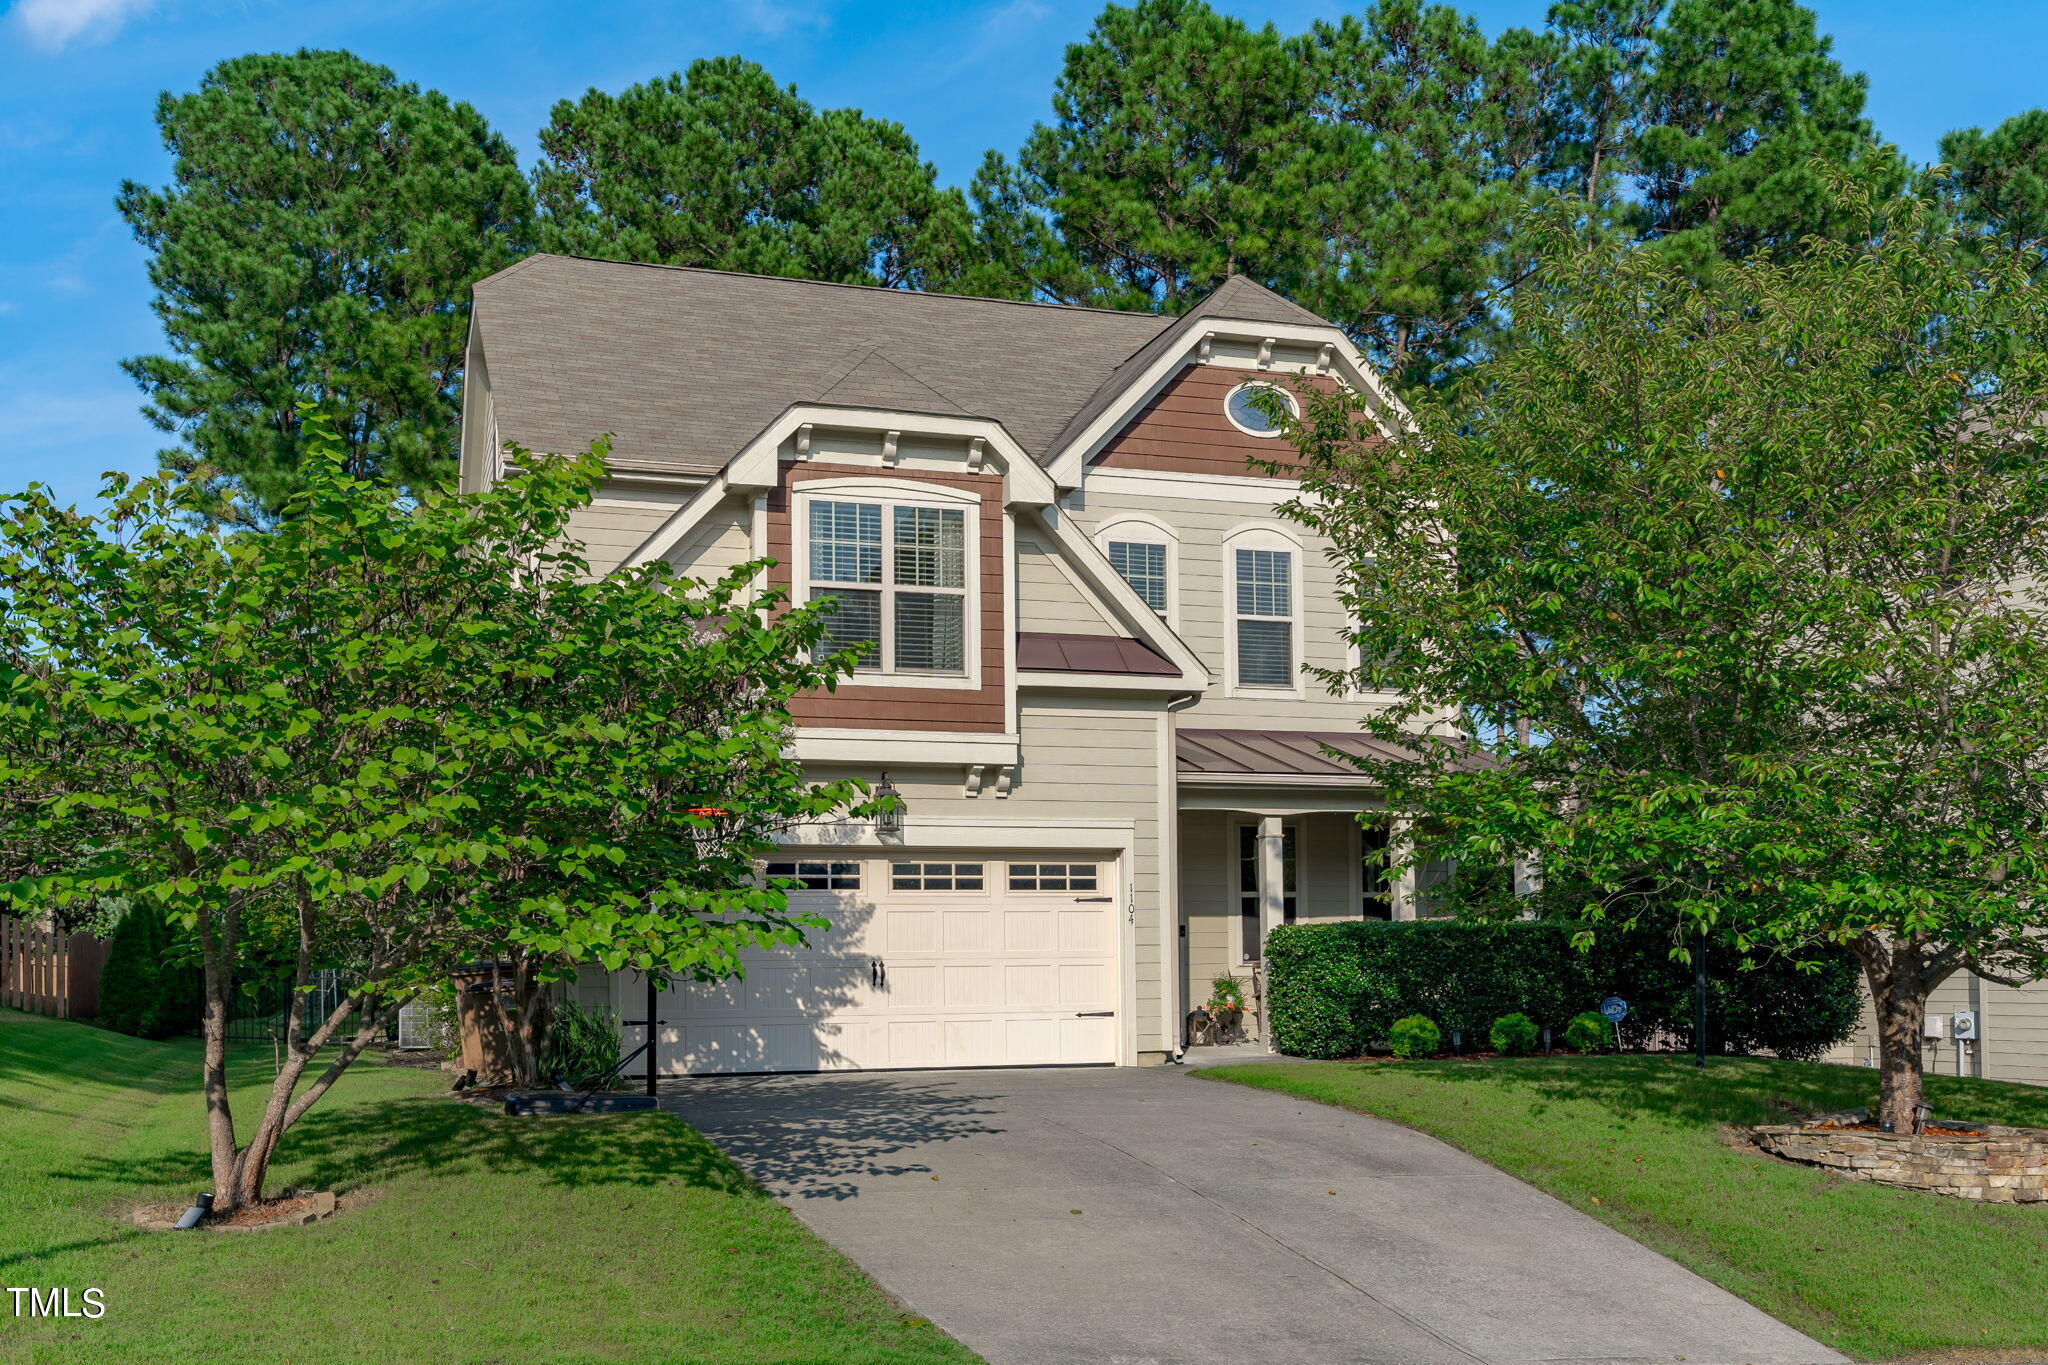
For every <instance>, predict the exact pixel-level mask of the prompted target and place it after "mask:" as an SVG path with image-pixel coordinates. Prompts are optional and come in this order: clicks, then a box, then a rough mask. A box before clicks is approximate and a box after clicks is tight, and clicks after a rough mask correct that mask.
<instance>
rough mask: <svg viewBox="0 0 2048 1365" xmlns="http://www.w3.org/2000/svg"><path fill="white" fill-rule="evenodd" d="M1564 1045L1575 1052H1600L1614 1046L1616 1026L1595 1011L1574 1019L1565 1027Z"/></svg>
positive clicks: (1589, 1011)
mask: <svg viewBox="0 0 2048 1365" xmlns="http://www.w3.org/2000/svg"><path fill="white" fill-rule="evenodd" d="M1564 1045H1565V1046H1566V1047H1568V1048H1570V1049H1571V1050H1572V1051H1574V1052H1599V1051H1602V1050H1603V1049H1605V1048H1609V1047H1612V1046H1613V1045H1614V1025H1612V1024H1610V1023H1608V1022H1607V1016H1606V1015H1604V1014H1600V1013H1598V1012H1597V1011H1594V1010H1587V1011H1586V1012H1585V1013H1584V1014H1581V1015H1576V1016H1574V1017H1573V1019H1572V1021H1571V1022H1570V1023H1569V1024H1566V1025H1565V1026H1564Z"/></svg>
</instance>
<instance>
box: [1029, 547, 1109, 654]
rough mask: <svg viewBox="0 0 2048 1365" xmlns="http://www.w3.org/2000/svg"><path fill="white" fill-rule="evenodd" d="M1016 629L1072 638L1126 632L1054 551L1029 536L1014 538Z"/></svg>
mask: <svg viewBox="0 0 2048 1365" xmlns="http://www.w3.org/2000/svg"><path fill="white" fill-rule="evenodd" d="M1017 629H1019V630H1044V631H1056V632H1062V633H1067V634H1075V635H1123V634H1126V633H1127V632H1125V631H1123V630H1121V629H1119V628H1118V627H1117V626H1115V625H1113V624H1111V622H1110V620H1109V618H1108V617H1106V616H1104V615H1103V614H1102V612H1101V610H1100V609H1099V608H1098V607H1097V606H1096V605H1095V603H1094V602H1093V601H1092V600H1091V598H1090V596H1089V594H1088V592H1087V591H1086V590H1085V589H1084V588H1082V587H1081V585H1080V584H1079V583H1077V582H1075V581H1074V579H1073V577H1072V576H1071V575H1070V574H1069V573H1068V572H1067V570H1066V568H1065V567H1064V566H1063V565H1062V564H1061V563H1060V560H1059V557H1058V555H1057V553H1056V552H1055V551H1054V550H1052V549H1051V548H1050V547H1049V546H1047V545H1046V544H1045V543H1044V542H1043V541H1040V540H1038V539H1037V538H1036V537H1033V536H1028V535H1020V536H1018V537H1017Z"/></svg>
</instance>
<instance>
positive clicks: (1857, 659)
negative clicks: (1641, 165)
mask: <svg viewBox="0 0 2048 1365" xmlns="http://www.w3.org/2000/svg"><path fill="white" fill-rule="evenodd" d="M1845 199H1846V207H1845V208H1844V209H1843V212H1845V213H1851V214H1853V213H1860V214H1861V215H1862V216H1863V220H1864V221H1866V222H1874V221H1875V219H1876V215H1875V214H1874V212H1873V209H1872V206H1871V204H1870V203H1869V201H1867V200H1864V201H1862V202H1860V203H1858V202H1856V201H1855V200H1854V198H1853V196H1845ZM1963 246H1964V244H1963V243H1961V242H1959V241H1958V239H1957V238H1956V236H1955V234H1954V232H1953V230H1952V229H1951V228H1949V227H1947V226H1945V225H1943V224H1941V223H1940V222H1939V221H1938V220H1936V219H1935V218H1934V217H1933V216H1932V215H1931V213H1928V212H1927V211H1925V210H1924V209H1922V208H1919V207H1917V206H1893V214H1892V221H1891V222H1890V223H1889V224H1888V225H1887V224H1884V223H1882V222H1877V223H1876V225H1875V226H1874V228H1873V230H1872V232H1871V233H1870V235H1869V236H1868V238H1867V240H1865V241H1863V242H1862V243H1861V244H1858V245H1845V244H1838V243H1828V242H1810V243H1809V245H1808V248H1807V250H1806V252H1805V253H1804V254H1803V255H1801V256H1800V257H1798V258H1796V259H1792V260H1789V261H1784V262H1780V263H1775V264H1773V263H1766V262H1762V261H1748V262H1743V263H1741V264H1738V265H1736V266H1733V267H1731V268H1730V270H1729V272H1728V274H1727V276H1726V278H1725V279H1724V280H1721V281H1719V282H1718V283H1717V284H1716V285H1714V286H1701V285H1699V284H1696V283H1694V282H1691V281H1689V280H1687V279H1686V278H1685V277H1684V276H1683V274H1682V273H1681V272H1680V271H1679V270H1678V269H1676V268H1675V267H1674V266H1673V265H1672V264H1671V263H1670V262H1669V260H1668V259H1667V258H1664V257H1663V256H1662V255H1661V254H1660V253H1653V252H1645V251H1625V250H1624V251H1614V250H1608V249H1603V248H1598V247H1589V246H1585V245H1584V244H1583V243H1582V242H1581V241H1579V240H1578V239H1576V238H1573V237H1570V236H1568V235H1565V234H1563V233H1560V234H1559V235H1558V236H1557V237H1556V238H1555V239H1554V240H1553V241H1552V242H1551V243H1550V245H1549V249H1548V253H1547V263H1546V265H1545V267H1544V270H1543V272H1542V274H1541V276H1540V277H1539V279H1538V280H1537V281H1536V284H1535V287H1533V288H1531V289H1530V290H1528V291H1527V293H1526V296H1525V298H1524V299H1523V301H1522V306H1521V307H1520V309H1519V311H1518V313H1517V316H1516V317H1515V318H1514V324H1515V326H1516V327H1517V328H1518V329H1520V333H1521V335H1522V336H1524V337H1525V341H1524V343H1523V344H1521V345H1520V346H1518V347H1517V348H1515V349H1513V350H1511V351H1509V352H1508V353H1506V354H1505V355H1503V356H1502V357H1501V358H1500V359H1498V360H1497V361H1495V362H1493V363H1491V364H1489V365H1487V366H1485V367H1484V368H1483V370H1481V371H1480V372H1478V373H1475V374H1474V375H1473V376H1472V377H1471V379H1470V381H1469V382H1467V383H1465V384H1463V385H1462V386H1460V387H1459V388H1457V389H1456V390H1455V391H1453V392H1451V393H1448V394H1445V395H1442V396H1439V397H1428V396H1425V398H1424V401H1423V402H1422V405H1421V406H1419V407H1418V409H1417V412H1416V418H1417V421H1418V424H1419V430H1418V431H1416V432H1414V433H1406V432H1404V433H1397V434H1396V435H1395V437H1394V438H1393V439H1391V440H1382V439H1380V438H1379V436H1378V434H1377V433H1376V432H1374V431H1373V429H1372V428H1371V426H1370V425H1369V424H1368V423H1367V421H1366V420H1365V419H1366V414H1365V413H1364V411H1363V409H1362V407H1361V406H1359V402H1358V400H1354V399H1347V398H1345V397H1343V396H1331V397H1320V396H1315V395H1310V396H1309V397H1308V406H1307V412H1306V413H1305V415H1304V420H1303V421H1302V422H1301V423H1300V424H1298V425H1296V426H1295V427H1294V434H1295V438H1296V440H1297V442H1298V443H1299V445H1300V446H1301V448H1302V450H1303V451H1304V452H1305V453H1306V455H1307V457H1308V461H1309V466H1310V469H1309V473H1308V476H1307V478H1306V479H1305V480H1304V484H1305V490H1306V493H1307V494H1308V495H1310V496H1305V497H1304V498H1303V499H1301V502H1300V505H1299V506H1298V507H1297V508H1296V509H1295V510H1296V513H1297V514H1298V515H1299V516H1300V517H1301V518H1302V519H1303V520H1304V521H1306V522H1307V523H1309V524H1310V525H1312V526H1314V527H1315V528H1317V529H1319V530H1321V531H1323V532H1324V533H1326V534H1327V535H1328V536H1329V537H1330V538H1331V540H1332V541H1333V542H1334V545H1335V553H1336V554H1337V556H1338V558H1339V561H1340V566H1341V571H1342V573H1343V575H1344V577H1345V579H1346V581H1347V584H1348V585H1347V586H1346V587H1345V588H1344V589H1343V592H1342V596H1343V599H1344V601H1345V604H1346V606H1347V607H1348V608H1349V610H1350V613H1351V615H1352V617H1353V619H1354V620H1356V621H1357V623H1358V627H1357V630H1356V640H1357V643H1358V645H1359V649H1360V657H1361V658H1363V659H1364V660H1365V661H1366V663H1365V664H1364V666H1363V667H1361V668H1360V669H1359V670H1358V676H1354V677H1352V678H1350V679H1349V681H1351V682H1352V683H1353V684H1356V685H1365V686H1369V687H1371V688H1376V689H1385V690H1390V691H1395V692H1399V693H1401V694H1403V695H1404V697H1405V698H1406V700H1405V701H1404V702H1403V703H1401V704H1400V705H1397V706H1395V707H1393V708H1391V709H1389V710H1388V711H1387V712H1386V713H1385V714H1382V715H1376V716H1374V717H1372V718H1370V719H1368V720H1367V721H1366V722H1365V724H1366V726H1367V728H1368V729H1369V730H1371V731H1372V732H1373V733H1375V734H1379V735H1383V736H1385V737H1387V738H1389V739H1395V740H1398V741H1400V742H1402V743H1404V744H1407V745H1414V746H1417V747H1418V748H1419V751H1420V754H1421V758H1420V761H1419V762H1414V763H1404V762H1391V761H1389V762H1373V761H1367V762H1365V763H1364V765H1363V766H1366V767H1367V768H1369V769H1370V770H1371V771H1372V773H1373V775H1374V776H1375V777H1376V778H1377V779H1379V780H1380V781H1381V782H1383V783H1384V784H1385V786H1386V789H1387V792H1388V804H1389V806H1390V807H1391V808H1392V809H1394V810H1395V811H1397V812H1401V813H1403V814H1405V815H1407V816H1409V817H1410V818H1411V819H1414V820H1415V821H1417V826H1416V827H1417V828H1418V829H1419V830H1422V831H1425V834H1424V835H1423V836H1422V838H1421V840H1420V843H1421V844H1425V845H1428V847H1420V846H1419V847H1417V849H1416V850H1415V852H1414V854H1413V855H1411V856H1414V857H1426V856H1445V855H1449V856H1453V857H1456V858H1459V859H1462V860H1469V861H1472V862H1475V863H1480V864H1485V865H1497V864H1499V863H1500V862H1501V861H1503V860H1505V859H1508V858H1525V859H1529V860H1532V861H1533V862H1535V863H1536V864H1538V865H1539V866H1540V867H1541V868H1542V870H1543V873H1544V877H1545V879H1546V881H1547V884H1548V886H1549V887H1550V889H1551V890H1550V899H1551V900H1552V901H1553V903H1554V904H1553V908H1555V909H1556V910H1558V911H1560V912H1563V913H1569V914H1571V915H1575V916H1584V917H1587V918H1590V919H1592V920H1594V921H1598V920H1600V919H1602V918H1605V919H1609V920H1614V921H1622V922H1635V921H1638V920H1641V921H1644V922H1650V923H1661V924H1666V925H1668V926H1669V927H1670V929H1671V931H1672V934H1673V942H1674V947H1675V949H1676V952H1677V955H1680V956H1683V954H1684V952H1685V950H1686V945H1689V944H1690V943H1692V942H1694V941H1695V935H1696V933H1697V932H1699V931H1705V932H1706V933H1708V934H1709V935H1711V937H1712V940H1713V941H1716V942H1721V943H1727V944H1731V945H1732V946H1733V948H1734V949H1735V950H1738V951H1743V952H1750V951H1752V950H1756V951H1759V952H1779V953H1786V954H1792V955H1795V956H1797V955H1800V954H1808V953H1812V952H1813V951H1814V950H1816V949H1817V948H1818V947H1819V946H1821V945H1825V944H1840V945H1845V946H1847V947H1849V948H1850V949H1852V950H1853V951H1854V952H1855V953H1856V955H1857V956H1858V958H1859V959H1860V960H1861V962H1862V965H1863V969H1864V975H1865V977H1866V980H1867V982H1868V985H1869V988H1870V992H1871V995H1872V998H1873V1000H1874V1007H1875V1016H1876V1021H1877V1028H1878V1033H1879V1038H1880V1045H1881V1051H1882V1057H1883V1063H1882V1095H1881V1115H1882V1117H1883V1118H1884V1119H1885V1120H1887V1121H1889V1122H1891V1123H1893V1124H1894V1125H1896V1126H1897V1127H1899V1128H1900V1130H1902V1131H1904V1130H1909V1129H1910V1128H1912V1126H1913V1125H1914V1123H1915V1121H1916V1107H1917V1105H1918V1104H1919V1101H1920V1094H1921V1089H1920V1075H1919V1051H1920V1034H1921V1025H1922V1021H1923V1018H1924V1015H1925V1011H1926V1007H1927V999H1928V994H1929V992H1930V991H1932V990H1933V989H1934V987H1935V986H1936V985H1937V984H1939V983H1940V982H1941V981H1942V980H1943V979H1944V978H1946V977H1948V976H1949V975H1950V974H1952V973H1954V972H1956V971H1958V970H1962V969H1965V968H1967V969H1971V970H1974V971H1977V972H1979V973H1981V974H1983V975H1984V976H1986V977H1988V978H1990V979H1992V980H1995V981H2000V982H2006V983H2021V982H2025V981H2029V980H2033V979H2036V978H2038V977H2040V976H2041V975H2042V974H2043V973H2044V971H2048V933H2044V931H2048V781H2044V778H2048V617H2044V614H2043V610H2042V603H2041V601H2040V599H2039V597H2038V596H2037V595H2036V592H2035V590H2034V585H2038V584H2040V583H2042V582H2044V581H2048V448H2044V446H2048V442H2044V433H2048V427H2044V425H2043V419H2044V416H2048V414H2044V411H2043V409H2044V403H2048V354H2044V352H2043V349H2042V348H2041V347H2040V346H2039V345H2038V344H2028V343H2037V342H2038V339H2039V338H2040V337H2042V336H2044V335H2048V286H2044V285H2043V284H2041V283H2039V282H2038V279H2039V274H2038V266H2039V261H2038V259H2037V258H2036V257H2035V256H2034V255H2033V254H2031V253H2030V252H2027V251H2024V250H2011V249H2007V248H2005V247H2002V246H2001V245H2000V244H1998V243H1997V242H1972V243H1970V244H1969V247H1970V249H1969V250H1965V249H1963ZM2015 341H2017V342H2018V343H2019V344H2014V343H2015ZM1475 748H1478V749H1481V750H1483V751H1485V753H1486V755H1487V756H1488V757H1490V758H1491V759H1492V760H1493V761H1492V762H1490V763H1477V762H1474V761H1473V759H1474V754H1473V750H1474V749H1475Z"/></svg>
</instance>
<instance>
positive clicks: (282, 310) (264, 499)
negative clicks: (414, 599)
mask: <svg viewBox="0 0 2048 1365" xmlns="http://www.w3.org/2000/svg"><path fill="white" fill-rule="evenodd" d="M156 118H157V124H158V126H159V127H160V128H161V129H162V132H163V139H164V143H165V145H166V146H167V147H168V148H169V149H170V151H171V152H172V154H173V155H174V156H175V157H176V166H175V171H174V174H173V181H172V183H171V184H170V185H169V186H167V187H165V188H163V189H160V190H158V189H150V188H148V187H146V186H143V185H138V184H136V183H134V182H132V181H131V182H128V183H126V184H124V185H123V186H122V188H121V193H120V197H119V199H118V201H117V203H118V207H119V208H120V211H121V214H122V216H123V217H125V218H126V219H127V221H128V223H129V225H130V226H131V227H132V228H133V229H134V231H135V235H136V238H137V240H139V241H140V242H141V243H142V244H143V245H144V246H145V247H147V248H149V250H150V252H151V253H152V258H151V261H150V267H149V274H150V282H151V284H152V285H154V286H155V289H156V300H155V309H156V313H157V316H158V317H159V318H160V319H162V321H163V325H164V330H165V332H166V334H167V335H168V338H169V341H170V351H171V354H169V355H152V356H143V357H139V358H137V359H134V360H130V361H127V362H126V364H125V368H126V369H127V371H128V373H129V374H131V375H132V376H133V377H134V378H135V380H136V381H137V382H138V383H139V384H140V385H141V386H142V388H143V389H144V391H145V392H146V393H148V395H149V403H148V405H147V406H146V407H145V408H144V412H145V413H146V414H147V415H148V417H149V418H150V420H151V421H153V422H154V423H155V424H156V425H157V426H158V427H160V428H161V429H162V430H164V431H167V432H170V433H173V434H174V435H176V436H178V437H180V438H182V440H183V441H184V443H185V446H184V448H183V449H178V450H169V451H165V452H164V454H163V459H164V461H165V462H166V463H167V464H169V465H171V466H173V467H191V466H193V465H195V464H200V465H204V466H205V467H207V468H209V469H211V470H212V471H214V472H215V473H217V474H219V475H221V476H224V478H225V479H227V480H228V481H230V483H231V484H232V486H233V487H234V489H235V491H236V492H237V493H238V494H239V495H241V496H242V497H244V498H245V499H246V502H245V507H246V508H247V509H248V510H250V511H252V512H254V513H256V514H258V515H261V514H263V513H266V512H268V511H269V510H271V509H275V508H276V507H278V506H279V505H280V504H281V503H282V501H283V500H284V498H286V497H287V496H288V495H289V494H290V493H291V492H292V491H293V490H295V489H296V488H298V487H299V486H300V482H301V480H300V477H299V464H298V462H299V459H300V448H301V440H300V433H301V414H300V412H299V410H298V405H299V404H301V403H313V404H315V405H317V406H318V407H319V409H320V410H322V411H323V412H325V413H326V414H328V416H329V418H330V419H331V420H332V422H333V424H334V428H335V430H336V431H337V432H339V433H340V434H341V436H342V439H343V441H344V443H345V446H346V450H347V455H348V461H349V465H350V468H351V469H352V470H354V471H355V472H357V473H359V474H362V475H364V476H366V477H373V478H376V479H379V480H381V481H384V482H388V483H390V484H392V485H395V486H397V487H400V488H405V489H417V488H425V487H430V486H433V485H435V484H438V483H440V482H442V481H443V480H445V479H446V478H448V477H449V475H450V474H452V472H453V470H454V465H455V445H456V430H457V425H458V419H459V391H460V385H461V379H462V358H463V347H464V342H465V336H466V332H467V325H468V321H467V320H468V287H469V285H470V284H471V282H473V281H474V280H476V279H478V278H479V277H481V276H483V275H485V274H488V273H489V272H490V271H492V270H495V269H497V268H499V267H500V266H502V265H504V264H506V263H507V262H509V261H511V260H513V259H515V258H516V256H517V254H518V253H519V251H520V250H521V248H522V244H523V242H524V239H525V237H526V234H527V225H528V222H529V218H530V209H529V200H528V195H527V191H526V186H525V182H524V180H523V179H522V178H521V176H520V174H519V170H518V166H517V163H516V161H515V158H514V156H513V153H512V149H511V147H510V146H509V145H507V144H506V142H505V141H504V139H502V138H500V137H499V136H498V135H497V134H495V133H493V132H492V131H491V130H490V128H489V126H488V125H487V124H486V123H485V122H484V119H483V117H482V116H481V115H479V114H478V113H477V112H476V111H475V110H474V109H472V108H470V107H469V106H468V105H466V104H451V103H450V102H449V101H448V100H447V99H446V98H445V97H443V96H441V95H440V94H437V93H435V92H432V91H424V92H423V91H421V90H420V89H419V88H418V87H417V86H414V85H409V84H401V83H400V82H399V80H398V78H397V77H396V76H394V75H393V74H392V73H391V72H390V71H389V70H387V69H385V68H384V67H381V66H376V65H372V64H371V63H368V62H365V61H363V60H361V59H360V58H358V57H355V56H353V55H351V54H349V53H347V52H316V51H300V52H296V53H292V54H290V55H282V54H273V55H252V56H247V57H237V58H234V59H232V60H230V61H225V62H222V63H221V64H220V65H218V66H216V67H214V68H213V70H211V71H210V72H208V73H207V74H206V76H205V78H204V79H203V80H202V81H201V82H200V87H199V89H198V90H197V91H195V92H193V93H191V94H187V95H172V94H169V93H165V94H164V95H163V96H162V97H161V98H160V99H159V100H158V102H157V111H156Z"/></svg>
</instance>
